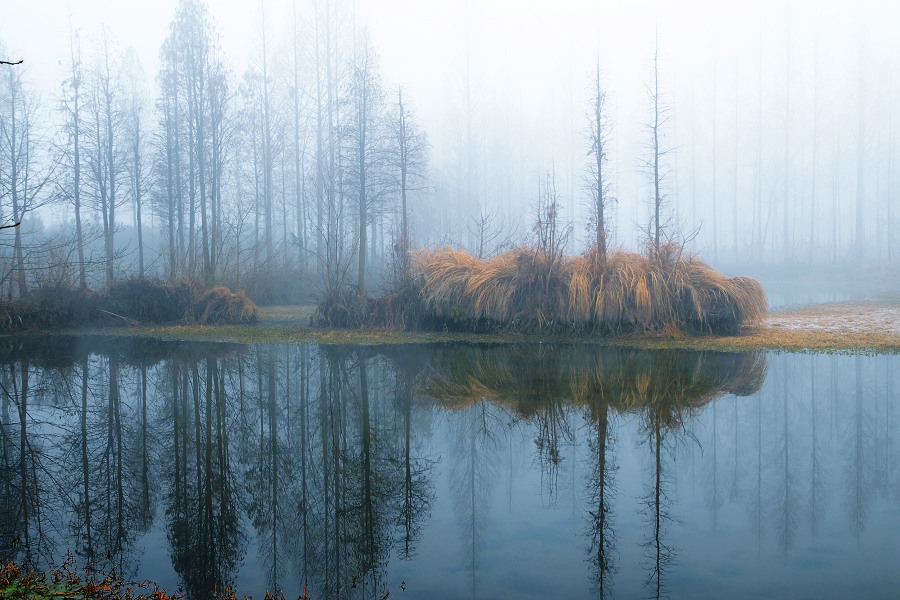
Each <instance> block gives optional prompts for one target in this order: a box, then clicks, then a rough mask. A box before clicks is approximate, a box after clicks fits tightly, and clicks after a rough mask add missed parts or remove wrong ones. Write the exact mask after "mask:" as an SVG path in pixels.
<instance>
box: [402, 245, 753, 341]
mask: <svg viewBox="0 0 900 600" xmlns="http://www.w3.org/2000/svg"><path fill="white" fill-rule="evenodd" d="M414 265H415V268H416V270H417V272H418V273H419V275H420V278H421V281H422V282H423V283H422V294H421V296H422V299H423V302H424V305H425V312H426V313H428V314H429V317H430V318H429V319H427V320H428V322H430V323H433V324H443V326H444V327H448V328H455V329H472V330H485V329H487V330H496V329H512V330H518V331H535V330H537V331H551V332H575V333H578V332H594V333H601V334H619V333H627V332H643V333H646V332H657V331H668V330H681V331H688V332H703V333H730V334H735V333H737V332H738V331H739V329H740V327H741V326H742V325H746V324H751V323H754V322H756V321H757V320H758V319H759V317H760V316H761V315H763V314H765V310H766V296H765V292H764V291H763V289H762V286H760V285H759V283H758V282H756V281H755V280H753V279H750V278H747V277H735V278H729V277H726V276H725V275H722V274H721V273H719V272H717V271H715V270H714V269H713V268H712V267H710V266H709V265H707V264H706V263H704V262H703V261H702V260H700V259H699V258H697V257H693V256H682V254H681V249H680V248H679V247H677V246H674V245H669V246H665V247H664V248H663V249H662V250H661V252H660V253H659V255H658V257H657V259H651V258H649V257H647V256H644V255H641V254H637V253H631V252H617V253H613V254H611V255H609V257H608V258H607V259H606V260H605V261H604V260H601V259H600V257H599V256H597V255H596V254H590V253H589V254H586V255H583V256H577V257H561V258H560V257H553V256H550V255H548V254H547V253H544V252H540V251H538V250H535V249H534V248H530V247H520V248H516V249H513V250H510V251H508V252H505V253H503V254H500V255H498V256H495V257H492V258H489V259H486V260H479V259H477V258H475V257H473V256H472V255H471V254H469V253H467V252H465V251H462V250H457V249H450V248H437V249H430V250H423V251H420V252H419V253H418V254H417V255H416V256H415V258H414Z"/></svg>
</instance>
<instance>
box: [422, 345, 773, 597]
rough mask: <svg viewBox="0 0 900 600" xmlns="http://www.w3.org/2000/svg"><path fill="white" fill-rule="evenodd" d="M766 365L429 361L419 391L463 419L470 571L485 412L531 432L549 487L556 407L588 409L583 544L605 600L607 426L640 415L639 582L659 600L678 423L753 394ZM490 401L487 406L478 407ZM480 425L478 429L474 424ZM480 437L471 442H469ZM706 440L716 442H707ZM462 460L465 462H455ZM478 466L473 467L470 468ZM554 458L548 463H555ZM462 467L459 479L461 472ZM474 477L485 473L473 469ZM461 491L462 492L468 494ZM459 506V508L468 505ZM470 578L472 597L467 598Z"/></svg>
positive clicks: (447, 356)
mask: <svg viewBox="0 0 900 600" xmlns="http://www.w3.org/2000/svg"><path fill="white" fill-rule="evenodd" d="M765 369H766V363H765V357H764V356H763V355H761V354H758V353H750V354H725V353H687V352H672V351H660V352H644V351H633V350H622V349H596V351H595V352H591V353H586V352H583V351H581V348H578V347H568V348H567V347H563V348H556V349H554V352H553V354H552V358H550V354H549V353H548V352H545V351H542V350H540V349H538V350H535V349H534V348H532V347H529V346H521V347H519V346H512V347H507V348H502V349H492V350H491V351H490V352H489V351H486V350H484V349H478V348H476V349H459V348H456V349H449V350H445V351H443V352H442V351H435V352H434V355H433V360H432V365H431V371H430V376H429V380H428V382H427V384H426V388H425V389H426V391H427V393H428V394H429V395H431V396H432V397H434V398H437V399H438V400H440V401H441V402H443V403H444V404H445V405H447V406H452V407H458V408H461V409H462V410H463V411H464V414H463V416H462V418H460V419H458V420H459V421H460V422H462V423H465V424H466V425H467V426H468V427H467V428H465V429H462V433H463V434H464V435H458V434H457V435H458V437H457V440H458V441H457V446H456V450H455V452H454V454H455V457H456V460H457V461H458V462H457V463H455V464H454V470H453V471H452V472H451V481H453V482H454V483H453V485H454V488H453V492H454V495H455V496H456V506H457V510H458V512H462V511H460V507H461V506H462V507H465V508H468V509H469V510H468V512H467V513H466V516H467V517H468V521H467V522H466V523H464V524H463V526H462V529H463V531H466V533H467V536H468V534H469V532H471V537H468V538H467V539H469V540H470V541H469V543H470V546H471V551H470V553H469V560H470V561H471V562H470V568H471V570H472V573H473V574H474V572H475V569H476V567H477V561H475V560H474V558H472V557H474V556H475V555H476V553H477V551H478V549H479V548H480V547H481V546H480V544H481V543H482V540H481V538H480V532H481V531H483V527H482V526H481V523H480V522H479V521H478V520H477V519H478V515H479V514H481V512H483V511H479V509H480V508H482V506H481V504H483V502H484V501H483V500H482V502H481V504H479V502H478V499H479V496H478V495H477V494H476V490H479V489H483V488H484V487H486V485H487V482H489V477H484V481H485V483H484V486H482V487H479V479H478V478H477V477H475V474H476V473H479V466H478V464H479V462H480V463H486V462H490V463H493V462H494V461H493V460H491V459H490V457H486V456H479V455H478V451H479V450H481V449H482V448H481V446H478V445H476V444H475V441H476V440H479V439H480V440H490V439H492V438H491V431H492V430H496V429H502V428H499V427H497V425H499V424H500V422H498V423H487V419H486V417H485V415H488V414H490V413H489V412H488V409H489V407H490V406H496V405H502V406H503V407H509V409H511V410H514V411H515V413H517V414H518V415H519V416H513V415H508V416H507V418H506V420H507V421H516V420H518V419H519V418H523V419H525V420H526V421H532V422H533V424H534V427H535V429H536V431H537V453H538V461H537V462H538V465H539V466H540V467H541V469H542V472H543V480H544V481H548V480H549V481H551V482H552V481H555V470H556V468H557V467H558V464H559V459H558V457H559V454H558V449H559V445H558V444H559V440H560V439H564V438H565V436H566V435H568V434H565V435H561V432H566V431H567V429H566V428H565V427H563V426H561V424H563V423H565V420H566V418H565V412H564V411H563V410H561V407H562V406H565V405H570V404H573V403H574V404H579V405H587V406H588V407H589V411H588V414H589V415H590V417H591V424H592V427H593V428H595V430H594V431H595V436H596V437H593V436H592V439H591V451H592V452H591V456H592V461H591V464H592V473H591V476H590V478H589V490H588V494H587V496H588V498H589V499H590V501H591V502H590V508H589V510H588V514H589V527H588V536H589V540H590V545H589V557H590V562H591V564H592V567H593V571H594V577H595V583H596V586H597V589H598V592H599V593H600V595H601V597H604V596H607V595H609V591H610V589H611V582H610V581H609V575H610V574H611V573H613V572H614V571H615V569H614V565H613V554H614V550H615V540H616V535H615V532H614V531H613V530H612V521H611V514H610V512H611V505H612V498H611V496H612V495H613V493H614V490H615V484H614V477H613V475H614V473H615V469H614V468H611V467H610V463H611V460H610V456H609V452H610V442H611V440H612V438H613V435H612V430H611V426H610V420H611V418H612V414H613V412H619V413H629V412H637V413H639V414H640V415H641V420H642V423H643V429H644V431H645V435H646V440H645V441H646V443H647V445H648V447H649V448H650V450H651V469H650V470H649V471H650V481H649V483H648V484H647V486H646V490H645V495H644V497H643V502H644V507H645V510H644V511H643V514H644V516H645V518H646V520H647V522H648V525H649V533H648V534H647V536H646V537H645V541H644V549H645V557H646V558H647V570H648V575H647V579H646V582H645V583H646V585H647V586H648V587H649V588H650V589H651V591H652V594H653V595H654V597H661V596H662V595H664V593H665V577H664V576H665V573H666V572H667V570H668V568H669V567H670V565H671V562H672V559H673V557H674V553H675V552H674V548H673V547H672V545H671V544H670V543H669V542H667V541H666V533H667V524H668V523H669V522H670V520H671V515H670V508H671V504H672V503H671V495H670V489H669V488H670V487H671V482H670V480H669V476H668V473H667V467H668V464H669V461H670V460H671V459H670V458H667V457H670V456H671V449H672V447H673V446H674V445H675V444H676V442H677V440H678V438H679V436H680V435H681V433H682V432H683V430H684V427H683V423H684V421H685V419H687V418H688V417H689V416H691V415H692V414H693V413H694V411H695V410H697V409H699V408H700V407H703V406H704V405H706V404H707V403H709V402H711V401H713V400H715V399H716V398H718V397H719V396H721V395H723V394H726V393H733V394H738V395H751V394H755V393H756V392H757V391H758V390H759V388H760V386H761V385H762V381H763V378H764V374H765ZM486 399H490V400H492V401H493V403H496V404H487V403H486ZM479 416H480V419H479ZM479 432H481V433H482V437H481V438H479V437H477V436H476V435H474V434H473V433H479ZM713 439H714V440H715V435H714V438H713ZM460 456H462V457H468V458H469V461H468V462H466V461H464V460H460V459H459V457H460ZM475 457H477V459H478V460H477V461H476V460H473V459H474V458H475ZM554 457H557V458H554ZM465 467H468V470H467V469H466V468H465ZM480 469H481V471H483V470H484V469H485V467H480ZM467 485H468V487H467ZM467 502H468V503H467ZM474 584H475V581H474V575H473V589H474Z"/></svg>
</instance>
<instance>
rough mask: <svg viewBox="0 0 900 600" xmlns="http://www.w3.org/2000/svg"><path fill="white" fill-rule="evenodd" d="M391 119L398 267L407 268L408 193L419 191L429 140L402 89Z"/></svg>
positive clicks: (399, 89)
mask: <svg viewBox="0 0 900 600" xmlns="http://www.w3.org/2000/svg"><path fill="white" fill-rule="evenodd" d="M394 108H395V112H394V114H393V115H392V117H391V122H390V126H391V137H392V139H391V148H390V151H389V160H390V162H391V169H392V173H393V176H394V177H395V178H396V180H395V185H396V188H397V190H398V192H399V194H400V239H399V241H398V244H397V249H398V254H399V257H400V268H401V270H402V271H403V273H404V275H405V274H406V272H407V270H408V269H409V258H410V257H409V251H410V238H409V204H408V198H407V194H408V192H410V191H413V190H419V189H422V185H423V183H424V180H425V171H426V170H427V168H428V151H429V146H428V139H427V138H426V136H425V133H424V132H422V131H421V130H420V129H419V127H418V124H417V123H416V121H415V119H414V116H413V113H412V111H411V110H410V108H409V104H408V103H406V104H404V100H403V87H402V86H400V87H398V88H397V105H396V106H395V107H394Z"/></svg>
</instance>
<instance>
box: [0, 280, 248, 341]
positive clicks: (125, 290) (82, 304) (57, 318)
mask: <svg viewBox="0 0 900 600" xmlns="http://www.w3.org/2000/svg"><path fill="white" fill-rule="evenodd" d="M256 318H257V308H256V305H255V304H254V303H253V302H252V301H251V300H250V299H249V298H248V297H247V296H246V295H245V294H244V293H243V292H237V293H232V292H231V290H229V289H228V288H225V287H215V288H212V289H206V288H205V287H204V286H202V285H200V284H198V283H197V282H195V281H193V280H179V281H175V282H163V281H160V280H155V279H141V278H132V279H126V280H123V281H119V282H116V283H114V284H112V285H111V286H109V287H108V288H107V289H105V290H103V291H100V292H95V291H92V290H86V289H71V288H64V287H53V288H41V289H38V290H36V291H35V292H34V293H32V294H31V295H30V296H28V297H25V298H20V299H17V300H11V301H8V302H0V332H3V333H16V332H20V331H33V330H54V329H66V328H72V327H104V326H115V325H122V324H128V325H138V324H166V323H169V324H171V323H197V324H219V325H221V324H247V323H254V322H255V321H256Z"/></svg>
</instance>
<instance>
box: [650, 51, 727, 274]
mask: <svg viewBox="0 0 900 600" xmlns="http://www.w3.org/2000/svg"><path fill="white" fill-rule="evenodd" d="M652 69H653V83H652V84H651V85H650V86H648V87H647V91H648V93H649V95H650V101H651V103H652V105H653V117H652V120H651V121H650V122H649V123H648V124H647V125H646V128H647V130H648V131H649V133H650V136H651V139H650V142H649V144H648V149H649V152H650V157H649V158H648V159H646V161H645V163H644V166H645V168H646V169H647V172H648V173H649V175H650V183H651V185H652V186H653V197H652V199H651V203H652V204H651V207H652V216H651V220H650V227H649V229H648V234H649V238H650V243H651V244H652V250H653V253H654V257H653V258H654V259H658V258H659V248H660V244H661V241H662V238H663V236H664V233H663V228H664V224H663V221H662V219H663V217H664V216H665V215H664V214H663V203H664V201H665V195H664V193H663V191H662V185H663V179H664V178H665V176H666V167H665V166H664V165H663V164H662V161H663V159H664V157H665V155H666V154H668V152H669V151H668V150H666V149H664V148H663V145H662V140H661V137H662V132H663V128H664V127H665V125H666V123H667V122H668V120H669V117H670V112H669V108H668V106H666V104H665V103H664V102H663V101H662V97H661V92H660V89H659V36H658V35H657V38H656V44H655V46H654V50H653V67H652ZM713 227H715V224H713Z"/></svg>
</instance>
